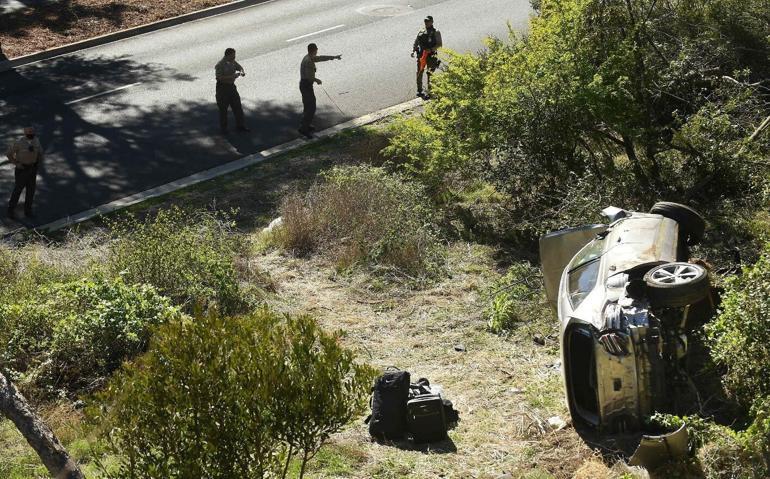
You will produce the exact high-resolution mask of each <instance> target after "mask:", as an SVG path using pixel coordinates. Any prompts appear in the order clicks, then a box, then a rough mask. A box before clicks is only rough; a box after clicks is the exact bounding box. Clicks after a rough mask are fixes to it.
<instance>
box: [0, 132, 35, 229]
mask: <svg viewBox="0 0 770 479" xmlns="http://www.w3.org/2000/svg"><path fill="white" fill-rule="evenodd" d="M5 156H7V157H8V161H10V162H11V164H13V165H14V166H15V167H16V168H15V171H14V186H13V193H11V200H10V201H9V202H8V217H9V218H15V217H16V214H15V210H16V205H17V204H18V203H19V197H20V196H21V192H22V190H26V194H25V195H24V216H27V217H31V216H33V214H32V200H33V199H34V197H35V187H36V185H37V170H38V167H39V166H40V163H42V162H43V147H42V146H41V145H40V140H38V139H37V138H36V134H35V129H34V128H32V127H31V126H30V127H27V128H24V136H23V137H22V138H19V139H18V140H16V141H15V142H13V143H12V144H11V146H9V147H8V151H7V152H6V153H5Z"/></svg>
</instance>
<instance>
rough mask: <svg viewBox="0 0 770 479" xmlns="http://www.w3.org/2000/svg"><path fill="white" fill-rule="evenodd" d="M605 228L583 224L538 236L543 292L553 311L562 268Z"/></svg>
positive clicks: (600, 225) (605, 226) (602, 225)
mask: <svg viewBox="0 0 770 479" xmlns="http://www.w3.org/2000/svg"><path fill="white" fill-rule="evenodd" d="M606 229H607V225H604V224H593V225H584V226H577V227H575V228H567V229H563V230H559V231H552V232H550V233H548V234H546V235H543V236H542V237H541V238H540V267H541V269H542V271H543V281H544V283H545V294H546V297H547V298H548V302H549V303H550V305H551V307H552V308H553V309H554V311H555V310H556V305H557V300H558V296H559V281H560V280H561V276H562V273H563V272H564V268H565V267H566V266H567V264H568V263H569V262H570V260H571V259H572V257H573V256H575V254H576V253H577V252H578V251H580V249H581V248H582V247H583V246H585V245H586V244H587V243H588V242H589V241H591V240H592V239H593V238H595V237H596V235H597V234H599V233H602V232H604V231H606Z"/></svg>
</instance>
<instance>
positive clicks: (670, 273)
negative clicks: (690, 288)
mask: <svg viewBox="0 0 770 479" xmlns="http://www.w3.org/2000/svg"><path fill="white" fill-rule="evenodd" d="M700 275H701V271H700V269H698V267H696V266H695V265H692V264H687V263H675V264H667V265H664V266H661V267H660V268H658V269H657V270H655V271H653V272H652V276H651V277H652V280H653V281H655V282H656V283H661V284H683V283H689V282H691V281H693V280H694V279H696V278H697V277H699V276H700Z"/></svg>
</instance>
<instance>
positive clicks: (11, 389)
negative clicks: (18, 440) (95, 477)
mask: <svg viewBox="0 0 770 479" xmlns="http://www.w3.org/2000/svg"><path fill="white" fill-rule="evenodd" d="M0 413H2V414H3V415H5V416H6V417H7V418H8V419H10V420H11V421H13V423H14V424H15V425H16V428H17V429H18V430H19V432H21V434H22V436H24V439H26V440H27V442H28V443H29V445H30V446H32V448H33V449H34V450H35V452H37V455H38V456H40V460H41V461H43V464H44V465H45V467H46V468H47V469H48V472H49V473H50V474H51V476H52V477H54V478H55V479H84V477H83V473H82V472H80V469H79V468H78V466H77V464H76V463H75V461H73V460H72V459H71V458H70V456H69V454H67V451H66V450H65V449H64V447H63V446H62V445H61V443H60V442H59V440H58V439H56V436H54V434H53V431H51V429H50V428H49V427H48V426H46V425H45V423H44V422H43V421H42V420H41V419H40V418H39V417H37V415H35V413H33V412H32V410H31V409H30V407H29V404H27V400H26V399H24V396H22V395H21V393H19V391H18V390H17V389H16V386H14V385H13V383H12V382H11V381H9V380H8V378H6V377H5V375H4V374H3V373H2V372H0Z"/></svg>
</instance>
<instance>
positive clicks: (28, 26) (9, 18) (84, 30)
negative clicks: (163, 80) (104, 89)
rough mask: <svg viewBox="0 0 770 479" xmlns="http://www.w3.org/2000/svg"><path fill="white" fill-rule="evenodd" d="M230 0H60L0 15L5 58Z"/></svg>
mask: <svg viewBox="0 0 770 479" xmlns="http://www.w3.org/2000/svg"><path fill="white" fill-rule="evenodd" d="M230 1H232V0H183V1H180V0H120V1H116V0H60V1H52V2H50V3H48V4H44V5H41V6H37V7H34V8H25V9H23V10H20V11H17V12H12V13H6V14H2V15H0V45H2V51H3V53H5V55H6V56H7V57H9V58H14V57H18V56H22V55H27V54H30V53H34V52H37V51H41V50H47V49H49V48H53V47H57V46H61V45H66V44H68V43H73V42H77V41H80V40H85V39H87V38H91V37H95V36H98V35H104V34H107V33H110V32H115V31H118V30H124V29H126V28H131V27H136V26H139V25H144V24H147V23H151V22H155V21H158V20H163V19H165V18H170V17H175V16H177V15H182V14H184V13H190V12H194V11H196V10H201V9H204V8H208V7H212V6H215V5H221V4H224V3H229V2H230Z"/></svg>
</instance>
